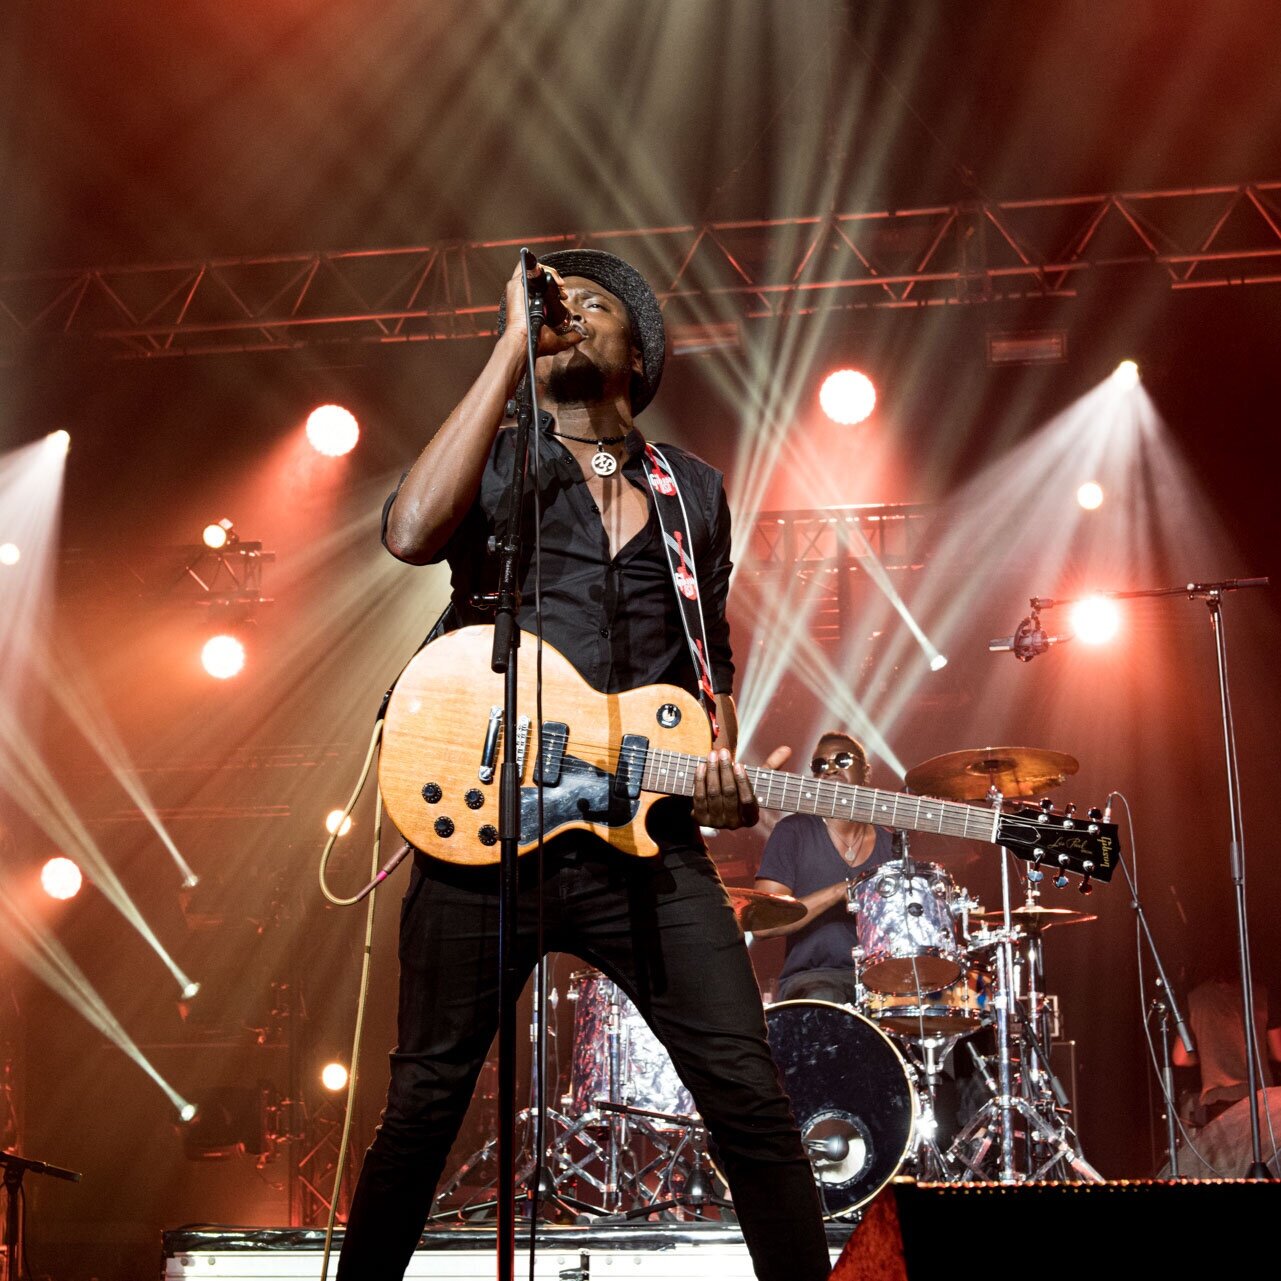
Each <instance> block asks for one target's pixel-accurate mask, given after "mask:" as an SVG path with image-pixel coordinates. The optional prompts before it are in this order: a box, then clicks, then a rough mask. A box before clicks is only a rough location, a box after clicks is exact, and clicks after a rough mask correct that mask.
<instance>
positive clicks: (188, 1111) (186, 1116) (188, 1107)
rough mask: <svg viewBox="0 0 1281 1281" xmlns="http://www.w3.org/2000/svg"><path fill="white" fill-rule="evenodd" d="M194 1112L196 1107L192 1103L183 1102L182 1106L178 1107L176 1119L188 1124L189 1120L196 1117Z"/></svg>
mask: <svg viewBox="0 0 1281 1281" xmlns="http://www.w3.org/2000/svg"><path fill="white" fill-rule="evenodd" d="M196 1114H197V1108H196V1105H195V1104H194V1103H184V1104H183V1105H182V1107H180V1108H179V1109H178V1120H180V1121H181V1122H182V1123H183V1125H190V1124H191V1122H192V1121H194V1120H195V1119H196Z"/></svg>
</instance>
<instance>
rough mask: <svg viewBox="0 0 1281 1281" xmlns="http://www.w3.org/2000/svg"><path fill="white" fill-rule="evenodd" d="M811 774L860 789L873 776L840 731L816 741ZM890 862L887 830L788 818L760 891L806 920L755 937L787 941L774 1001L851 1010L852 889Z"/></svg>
mask: <svg viewBox="0 0 1281 1281" xmlns="http://www.w3.org/2000/svg"><path fill="white" fill-rule="evenodd" d="M810 769H811V770H812V772H813V774H814V777H815V778H818V779H830V780H832V781H834V782H838V783H853V784H855V785H858V786H862V785H863V784H865V783H866V782H867V781H868V778H869V777H870V775H871V772H872V770H871V766H870V765H869V763H868V760H867V752H866V750H865V749H864V747H863V744H862V743H860V742H859V741H858V739H856V738H854V737H853V736H852V735H850V734H846V733H843V732H841V731H839V730H830V731H828V732H827V733H826V734H824V735H823V736H822V737H821V738H820V739H819V740H818V745H817V746H816V747H815V749H814V759H813V760H812V761H811V762H810ZM893 856H894V851H893V841H892V837H891V833H890V831H889V829H888V828H884V827H876V826H874V825H873V824H871V823H859V822H857V821H854V820H851V819H840V818H821V817H819V816H818V815H816V814H789V815H788V816H787V817H786V818H784V819H781V820H780V821H779V823H778V824H777V825H776V826H775V828H774V830H773V832H771V833H770V838H769V840H768V841H767V842H766V844H765V852H764V853H763V854H762V855H761V865H760V867H759V868H758V870H757V873H756V888H757V889H758V890H766V891H768V892H769V893H771V894H791V895H794V896H795V897H796V898H798V899H800V901H801V902H802V903H803V904H804V905H805V915H804V916H803V917H801V918H800V919H799V920H797V921H793V922H792V923H791V924H790V925H780V926H778V927H777V928H775V929H772V930H756V931H755V932H754V933H755V936H756V937H757V938H772V937H774V936H775V935H786V936H787V955H786V959H785V960H784V962H783V969H782V973H781V974H780V975H779V980H778V989H777V991H776V992H775V999H776V1000H779V1001H793V1000H811V1001H834V1002H836V1003H837V1004H849V1005H852V1004H853V1003H854V1001H855V996H856V993H855V978H854V948H855V947H856V946H857V944H858V929H857V924H856V922H857V919H858V918H857V917H855V916H853V915H852V914H851V913H850V912H849V910H848V908H847V903H848V901H849V894H850V890H851V888H852V886H853V884H854V882H855V881H856V880H857V879H858V878H859V877H860V876H861V875H862V874H863V873H864V872H866V871H867V870H868V869H869V868H873V867H876V866H878V865H879V864H881V863H884V862H886V861H888V860H889V859H891V858H892V857H893Z"/></svg>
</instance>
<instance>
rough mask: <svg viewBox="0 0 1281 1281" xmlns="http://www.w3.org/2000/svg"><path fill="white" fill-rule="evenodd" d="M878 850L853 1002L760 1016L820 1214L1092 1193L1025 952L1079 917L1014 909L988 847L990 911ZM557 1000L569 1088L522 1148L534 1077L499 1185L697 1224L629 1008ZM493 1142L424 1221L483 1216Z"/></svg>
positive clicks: (585, 993)
mask: <svg viewBox="0 0 1281 1281" xmlns="http://www.w3.org/2000/svg"><path fill="white" fill-rule="evenodd" d="M1076 769H1077V762H1076V761H1075V760H1073V759H1072V758H1071V757H1070V756H1066V755H1064V754H1063V753H1059V752H1050V751H1045V750H1040V749H1029V748H995V749H993V748H986V749H979V750H976V751H965V752H951V753H947V754H946V755H943V756H936V757H933V758H932V759H930V760H928V761H925V762H924V763H923V764H921V765H919V766H917V767H916V768H915V769H913V770H910V771H909V772H908V774H907V786H908V788H909V790H910V791H912V792H914V793H917V794H919V795H929V796H933V797H938V798H941V799H950V800H957V801H966V802H975V801H986V802H990V803H992V804H993V805H999V804H1000V803H1002V802H1003V801H1005V800H1014V799H1022V798H1027V797H1033V796H1037V795H1039V794H1041V793H1042V792H1044V791H1045V790H1046V789H1048V788H1050V787H1053V786H1056V785H1058V784H1060V783H1062V782H1063V781H1064V779H1065V778H1066V777H1067V776H1068V775H1069V774H1073V773H1075V772H1076ZM895 840H896V848H895V855H896V857H895V858H894V859H892V860H891V861H889V862H886V863H882V864H880V865H878V866H877V867H875V868H872V869H870V870H868V871H866V872H864V873H863V875H862V876H861V877H860V878H859V879H858V880H856V881H855V882H853V884H852V885H851V887H850V890H849V892H848V894H847V909H848V910H849V911H850V912H851V913H853V914H854V916H855V919H856V931H857V939H858V943H857V946H856V947H855V949H854V954H853V956H852V957H851V962H852V965H851V976H852V979H853V992H854V997H853V1000H852V1001H851V1002H849V1003H843V1004H836V1003H832V1002H828V1001H818V1000H785V1001H781V1002H778V1003H776V1004H773V1005H768V1006H767V1007H766V1011H765V1015H766V1027H767V1034H768V1038H769V1042H770V1046H771V1049H772V1051H773V1054H774V1058H775V1062H776V1063H777V1065H778V1068H779V1072H780V1074H781V1075H782V1077H783V1082H784V1085H785V1088H786V1090H787V1093H788V1095H789V1097H790V1099H791V1102H792V1108H793V1112H794V1114H795V1116H796V1120H797V1123H798V1125H799V1127H800V1130H801V1136H802V1140H803V1142H804V1144H805V1148H806V1151H807V1153H808V1155H809V1158H810V1162H811V1165H812V1166H813V1169H814V1176H815V1181H816V1183H817V1186H818V1189H819V1192H820V1196H821V1199H822V1202H823V1206H824V1211H825V1214H826V1215H827V1217H829V1218H846V1217H857V1216H858V1214H859V1213H861V1208H862V1207H863V1206H864V1205H865V1204H866V1203H867V1202H868V1201H869V1200H870V1199H871V1198H872V1197H873V1196H874V1195H875V1194H876V1193H877V1192H878V1191H879V1190H880V1189H881V1188H882V1187H883V1186H884V1185H885V1184H886V1183H887V1182H888V1181H889V1180H890V1179H891V1178H893V1177H894V1176H895V1175H896V1174H898V1173H899V1172H900V1171H903V1170H907V1171H910V1172H912V1173H914V1174H916V1175H917V1176H918V1177H920V1178H923V1179H930V1180H937V1181H944V1182H967V1181H971V1180H985V1181H986V1180H995V1181H999V1182H1003V1183H1013V1182H1022V1181H1025V1180H1032V1179H1044V1178H1061V1179H1067V1180H1086V1181H1098V1180H1100V1177H1101V1176H1099V1175H1098V1173H1097V1172H1096V1171H1095V1170H1094V1169H1093V1168H1092V1167H1091V1166H1090V1165H1089V1163H1088V1162H1087V1161H1086V1160H1085V1158H1084V1156H1083V1155H1082V1153H1081V1149H1080V1144H1079V1142H1078V1140H1077V1138H1076V1136H1075V1134H1074V1132H1073V1129H1072V1113H1071V1106H1070V1101H1069V1098H1068V1096H1067V1094H1066V1092H1065V1090H1064V1089H1063V1087H1062V1085H1061V1083H1060V1082H1059V1080H1058V1079H1057V1078H1056V1076H1055V1075H1054V1072H1053V1070H1052V1068H1051V1065H1050V1056H1049V1043H1050V1032H1051V1028H1050V1021H1051V1018H1050V1016H1051V1007H1052V998H1047V995H1046V989H1045V970H1044V947H1043V944H1044V934H1045V931H1046V930H1048V929H1050V928H1053V927H1057V926H1062V925H1070V924H1080V923H1085V922H1088V921H1093V920H1095V919H1096V917H1094V916H1092V915H1089V914H1087V913H1084V912H1080V911H1075V910H1073V909H1070V908H1064V907H1050V906H1047V905H1044V904H1042V903H1040V902H1039V901H1038V896H1039V888H1038V883H1039V881H1040V879H1041V873H1040V872H1039V870H1035V869H1029V870H1028V872H1027V874H1026V879H1025V884H1024V901H1023V902H1021V903H1014V902H1013V901H1012V897H1011V887H1010V864H1011V863H1012V862H1013V860H1012V858H1011V857H1010V855H1009V854H1008V852H1007V851H1005V850H1004V849H1002V850H1001V851H1000V858H1001V906H1000V907H999V908H997V909H995V910H991V911H987V910H984V908H983V906H982V905H981V904H980V903H979V902H978V901H977V900H976V899H974V898H973V897H971V896H970V895H969V894H968V892H967V891H966V890H965V889H964V888H963V887H960V886H958V885H957V884H956V883H955V881H954V880H953V878H952V877H951V875H950V874H949V873H948V871H947V870H946V869H945V868H944V867H942V866H941V865H939V864H937V863H932V862H923V861H918V860H915V859H913V858H912V856H911V854H910V851H909V848H908V842H907V833H905V832H899V833H896V836H895ZM727 892H728V894H729V895H730V900H731V903H732V905H733V907H734V909H735V911H736V913H737V915H738V919H739V922H740V924H741V925H742V927H743V930H744V932H745V933H748V932H752V931H755V930H763V929H769V928H772V927H777V926H780V925H786V924H790V923H791V922H792V921H795V920H799V919H800V918H801V917H803V916H804V914H805V908H804V906H803V905H802V904H800V903H799V902H797V900H795V899H792V898H789V897H787V896H784V895H772V894H767V893H764V892H761V891H757V890H748V889H740V888H736V887H730V888H728V890H727ZM538 996H539V994H537V993H536V1000H535V1021H536V1024H537V1023H539V1022H541V1015H540V1009H541V1007H542V1005H543V1002H541V1001H540V1000H539V999H538ZM554 999H555V998H554V996H553V1001H554ZM569 1000H570V1001H571V1003H572V1004H573V1009H574V1015H573V1042H572V1045H573V1048H572V1054H571V1061H570V1073H569V1078H570V1079H569V1088H568V1090H567V1092H566V1093H565V1095H564V1096H563V1098H562V1099H561V1108H560V1109H559V1110H558V1109H547V1110H546V1111H545V1113H544V1119H545V1122H546V1126H547V1133H546V1134H545V1135H544V1136H543V1137H544V1139H545V1142H544V1143H543V1144H542V1145H539V1144H538V1143H537V1142H536V1141H535V1136H534V1124H535V1120H536V1100H537V1098H538V1097H539V1096H540V1095H541V1086H540V1085H539V1084H538V1082H537V1080H535V1083H534V1088H533V1089H532V1090H531V1104H533V1105H534V1106H531V1107H530V1108H529V1109H527V1110H526V1111H525V1112H522V1113H521V1114H520V1118H519V1123H520V1127H521V1132H522V1133H523V1134H524V1136H525V1140H526V1141H525V1144H524V1150H525V1152H526V1154H527V1155H526V1159H525V1161H524V1164H523V1166H522V1167H521V1168H519V1169H518V1171H517V1177H518V1182H520V1183H521V1184H522V1185H524V1186H529V1185H532V1184H533V1183H535V1182H537V1184H538V1186H539V1195H540V1199H541V1200H542V1201H543V1203H544V1204H545V1205H548V1206H556V1207H559V1208H561V1209H564V1210H567V1211H569V1212H572V1213H580V1212H588V1213H591V1214H595V1215H602V1214H603V1215H607V1216H609V1217H612V1218H619V1219H627V1218H641V1217H646V1216H648V1215H651V1214H654V1213H655V1212H657V1211H661V1210H666V1211H668V1212H670V1213H672V1214H674V1215H677V1216H681V1217H701V1216H702V1215H704V1214H705V1213H706V1212H707V1211H708V1210H709V1208H711V1207H713V1206H724V1205H726V1204H727V1202H726V1201H725V1200H724V1199H723V1196H724V1192H725V1187H724V1181H723V1179H722V1178H721V1177H720V1174H719V1171H718V1170H717V1168H716V1164H715V1154H714V1151H713V1150H710V1148H709V1141H708V1135H707V1132H706V1130H705V1128H704V1127H703V1124H702V1122H701V1119H700V1118H699V1116H698V1114H697V1112H696V1111H695V1108H694V1103H693V1100H692V1099H691V1098H690V1095H689V1092H688V1091H687V1090H686V1089H685V1087H684V1085H683V1084H682V1083H681V1081H680V1079H679V1078H678V1077H677V1075H676V1072H675V1069H674V1068H673V1067H672V1064H671V1061H670V1060H669V1059H668V1057H667V1053H666V1051H665V1050H664V1049H663V1047H662V1045H661V1043H660V1042H659V1041H658V1039H657V1037H656V1036H655V1035H654V1033H653V1032H652V1031H651V1030H650V1028H649V1027H648V1025H647V1024H646V1023H645V1021H644V1020H643V1018H642V1017H641V1016H640V1014H639V1012H638V1011H637V1010H636V1008H635V1006H634V1005H633V1004H632V1003H631V1001H630V1000H628V998H627V996H626V995H625V994H624V993H623V992H622V991H621V990H620V989H619V988H618V987H617V985H616V984H614V983H613V982H611V981H610V980H609V979H608V978H606V977H605V976H604V975H602V974H600V973H599V972H598V971H596V970H590V969H587V970H580V971H577V972H576V973H574V974H573V975H572V976H571V978H570V990H569ZM980 1034H981V1035H980ZM962 1051H964V1054H962ZM967 1073H968V1074H969V1078H968V1079H969V1081H970V1084H971V1087H972V1088H971V1089H970V1090H969V1104H970V1106H969V1107H968V1109H965V1108H957V1107H955V1106H954V1105H951V1104H944V1105H941V1104H940V1093H941V1091H942V1092H944V1093H946V1092H947V1091H946V1090H944V1088H943V1087H944V1086H945V1084H947V1085H950V1084H951V1083H950V1082H948V1081H947V1077H948V1076H949V1075H951V1076H955V1075H957V1074H960V1075H962V1076H965V1075H966V1074H967ZM536 1075H537V1074H536V1073H535V1076H536ZM949 1111H950V1113H951V1114H950V1115H949ZM493 1146H494V1143H493V1141H491V1142H490V1143H489V1144H487V1145H486V1146H485V1147H484V1148H482V1149H481V1150H480V1152H478V1153H476V1154H474V1155H473V1156H472V1157H470V1158H469V1159H468V1160H467V1161H465V1162H464V1163H463V1164H462V1166H461V1167H460V1168H459V1170H458V1171H457V1172H456V1173H455V1175H454V1176H453V1178H452V1179H451V1180H450V1181H449V1182H447V1183H446V1184H445V1185H444V1186H443V1187H442V1188H441V1190H440V1193H439V1195H438V1200H437V1204H438V1206H444V1207H445V1208H444V1209H442V1210H441V1211H440V1212H439V1214H438V1216H436V1217H446V1216H452V1215H462V1216H463V1217H467V1212H468V1211H476V1210H482V1209H484V1208H486V1207H485V1205H484V1203H479V1204H478V1203H475V1202H468V1201H466V1199H465V1198H464V1200H463V1203H462V1204H461V1205H459V1204H458V1196H459V1193H460V1191H461V1189H462V1184H463V1182H464V1180H465V1179H466V1178H467V1176H468V1175H469V1174H473V1173H474V1172H475V1168H476V1166H477V1164H478V1162H480V1163H482V1164H483V1163H486V1162H487V1161H488V1160H490V1159H491V1157H492V1152H491V1149H492V1148H493ZM539 1146H542V1147H543V1150H544V1151H545V1152H546V1157H545V1159H544V1160H543V1162H541V1163H540V1162H538V1161H537V1159H536V1157H535V1156H534V1153H535V1152H537V1150H538V1148H539Z"/></svg>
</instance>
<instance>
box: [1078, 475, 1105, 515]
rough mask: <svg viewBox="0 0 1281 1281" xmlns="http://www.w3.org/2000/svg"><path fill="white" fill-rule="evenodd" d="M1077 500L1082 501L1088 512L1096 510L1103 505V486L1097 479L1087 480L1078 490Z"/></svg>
mask: <svg viewBox="0 0 1281 1281" xmlns="http://www.w3.org/2000/svg"><path fill="white" fill-rule="evenodd" d="M1076 501H1077V502H1078V503H1080V504H1081V506H1082V507H1084V508H1085V510H1086V511H1087V512H1092V511H1095V510H1096V509H1097V508H1099V507H1101V506H1102V505H1103V486H1102V485H1100V484H1099V482H1098V481H1096V480H1087V481H1086V482H1085V484H1084V485H1082V486H1081V488H1080V489H1078V490H1077V491H1076Z"/></svg>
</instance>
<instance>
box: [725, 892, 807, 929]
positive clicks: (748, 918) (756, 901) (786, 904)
mask: <svg viewBox="0 0 1281 1281" xmlns="http://www.w3.org/2000/svg"><path fill="white" fill-rule="evenodd" d="M725 889H726V892H727V893H728V894H729V901H730V903H731V904H732V905H733V907H734V913H735V915H736V916H737V917H738V923H739V925H740V926H742V928H743V932H744V933H751V932H752V931H754V930H775V929H777V928H778V927H779V926H780V925H791V923H792V922H793V921H799V920H800V919H801V917H802V916H804V915H805V904H804V903H802V902H800V901H799V900H798V899H794V898H793V897H792V896H791V895H790V894H767V893H766V892H765V891H764V890H749V889H743V888H740V887H739V886H737V885H727V886H726V887H725Z"/></svg>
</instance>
